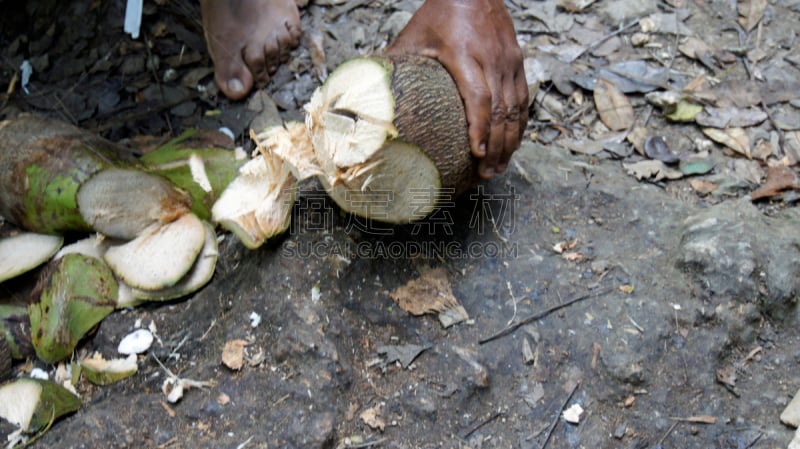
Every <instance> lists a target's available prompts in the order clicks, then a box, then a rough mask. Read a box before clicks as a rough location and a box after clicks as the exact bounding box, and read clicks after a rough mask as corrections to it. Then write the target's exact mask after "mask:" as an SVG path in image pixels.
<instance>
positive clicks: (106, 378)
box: [80, 352, 139, 385]
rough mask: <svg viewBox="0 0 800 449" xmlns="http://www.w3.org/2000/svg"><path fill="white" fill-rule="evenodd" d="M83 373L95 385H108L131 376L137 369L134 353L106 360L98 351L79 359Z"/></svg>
mask: <svg viewBox="0 0 800 449" xmlns="http://www.w3.org/2000/svg"><path fill="white" fill-rule="evenodd" d="M80 365H81V368H82V372H83V375H84V376H86V378H87V379H88V380H89V382H91V383H93V384H95V385H108V384H112V383H114V382H118V381H120V380H122V379H126V378H128V377H131V376H133V375H134V374H136V372H137V371H138V369H139V366H138V364H137V363H136V354H131V355H129V356H128V357H127V358H124V359H111V360H106V359H104V358H103V356H102V355H100V353H97V352H96V353H94V355H93V356H92V357H91V358H87V359H83V360H81V361H80Z"/></svg>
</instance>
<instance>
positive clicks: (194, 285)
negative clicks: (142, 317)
mask: <svg viewBox="0 0 800 449" xmlns="http://www.w3.org/2000/svg"><path fill="white" fill-rule="evenodd" d="M203 224H204V225H205V227H206V240H205V242H204V243H203V249H202V250H201V251H200V255H199V256H198V257H197V260H195V262H194V265H193V266H192V269H191V270H189V272H188V273H187V274H186V275H185V276H184V277H183V278H182V279H181V280H180V281H178V283H177V284H175V285H173V286H172V287H167V288H165V289H162V290H152V291H151V290H141V289H138V288H134V289H132V293H133V296H134V297H135V298H137V299H143V300H148V301H164V300H168V299H174V298H180V297H182V296H186V295H189V294H191V293H194V292H196V291H197V290H199V289H200V288H202V287H203V286H204V285H206V284H207V283H208V281H210V280H211V278H212V277H213V276H214V270H215V268H216V266H217V258H218V256H219V250H218V245H217V234H216V233H215V231H214V228H213V227H212V226H211V225H210V224H208V223H206V222H203Z"/></svg>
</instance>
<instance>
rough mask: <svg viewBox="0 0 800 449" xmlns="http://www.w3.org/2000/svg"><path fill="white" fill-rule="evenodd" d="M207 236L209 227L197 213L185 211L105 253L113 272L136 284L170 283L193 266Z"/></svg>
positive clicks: (159, 285)
mask: <svg viewBox="0 0 800 449" xmlns="http://www.w3.org/2000/svg"><path fill="white" fill-rule="evenodd" d="M205 240H206V227H205V226H204V225H203V222H202V221H200V219H199V218H197V216H195V215H194V214H192V213H188V214H185V215H183V216H181V217H180V218H178V219H177V220H175V221H173V222H171V223H167V224H156V225H152V226H150V227H149V228H147V229H146V230H145V231H143V232H142V233H141V235H139V237H137V238H135V239H133V240H131V241H130V242H127V243H124V244H122V245H118V246H112V247H111V248H109V249H108V250H107V251H106V253H105V261H106V263H107V264H108V266H110V267H111V269H112V270H113V271H114V274H116V275H117V277H118V278H119V279H120V280H122V282H124V283H126V284H128V285H129V286H131V287H133V288H138V289H143V290H160V289H163V288H167V287H171V286H173V285H175V284H176V283H177V282H178V281H180V280H181V278H183V277H184V276H185V275H186V273H188V272H189V270H190V269H191V268H192V266H194V263H195V260H197V256H198V255H199V254H200V250H201V249H202V248H203V244H204V243H205Z"/></svg>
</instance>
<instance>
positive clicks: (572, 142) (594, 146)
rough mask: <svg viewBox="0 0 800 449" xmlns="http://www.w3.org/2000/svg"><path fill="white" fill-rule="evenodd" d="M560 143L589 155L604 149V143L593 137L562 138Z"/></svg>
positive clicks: (573, 150) (574, 150) (576, 151)
mask: <svg viewBox="0 0 800 449" xmlns="http://www.w3.org/2000/svg"><path fill="white" fill-rule="evenodd" d="M559 143H560V144H561V145H562V146H563V147H564V148H566V149H568V150H570V151H572V152H574V153H578V154H586V155H588V156H592V155H595V154H597V153H599V152H601V151H603V143H602V142H598V141H596V140H593V139H561V140H560V141H559Z"/></svg>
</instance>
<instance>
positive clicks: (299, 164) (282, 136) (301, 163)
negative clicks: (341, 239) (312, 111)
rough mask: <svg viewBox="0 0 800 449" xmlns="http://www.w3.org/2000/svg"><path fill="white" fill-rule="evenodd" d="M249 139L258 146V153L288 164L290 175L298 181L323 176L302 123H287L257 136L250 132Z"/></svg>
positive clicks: (268, 129)
mask: <svg viewBox="0 0 800 449" xmlns="http://www.w3.org/2000/svg"><path fill="white" fill-rule="evenodd" d="M250 137H251V138H252V139H253V141H254V142H255V143H256V145H257V146H258V148H257V150H256V151H257V152H258V153H260V154H263V155H268V154H274V155H275V156H277V157H279V158H280V159H282V160H283V161H284V162H286V163H287V164H289V168H290V169H291V170H292V174H293V175H294V177H295V178H297V179H298V180H300V181H302V180H304V179H306V178H310V177H312V176H318V175H322V174H323V171H322V169H320V167H319V164H318V163H317V161H316V155H315V154H314V147H313V146H312V145H311V138H310V137H309V134H308V130H307V129H306V125H305V124H304V123H300V122H288V123H286V125H285V127H284V126H273V127H271V128H267V129H266V130H264V131H262V132H260V133H258V134H255V133H252V132H251V135H250Z"/></svg>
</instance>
